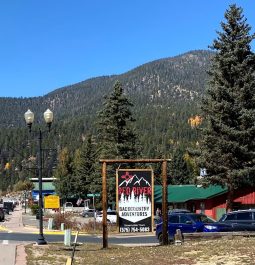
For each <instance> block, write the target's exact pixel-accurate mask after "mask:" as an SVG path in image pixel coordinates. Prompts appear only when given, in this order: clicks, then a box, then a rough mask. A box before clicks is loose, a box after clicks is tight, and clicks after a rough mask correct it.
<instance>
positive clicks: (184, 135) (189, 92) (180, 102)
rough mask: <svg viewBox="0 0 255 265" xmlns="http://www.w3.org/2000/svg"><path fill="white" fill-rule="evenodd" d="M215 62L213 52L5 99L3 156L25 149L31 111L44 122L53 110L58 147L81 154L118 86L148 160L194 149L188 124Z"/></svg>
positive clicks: (1, 108) (1, 103)
mask: <svg viewBox="0 0 255 265" xmlns="http://www.w3.org/2000/svg"><path fill="white" fill-rule="evenodd" d="M212 56H213V53H212V52H210V51H201V50H199V51H191V52H188V53H185V54H182V55H179V56H176V57H172V58H165V59H160V60H156V61H153V62H149V63H146V64H144V65H141V66H139V67H137V68H135V69H133V70H131V71H129V72H126V73H123V74H121V75H112V76H103V77H96V78H92V79H88V80H85V81H82V82H80V83H77V84H73V85H69V86H66V87H63V88H59V89H56V90H55V91H53V92H51V93H49V94H47V95H45V96H41V97H34V98H0V128H1V130H0V148H1V150H0V152H1V153H0V155H1V154H2V156H1V157H3V156H4V155H3V152H5V149H6V146H7V145H8V143H10V144H9V145H11V146H13V147H14V146H16V147H17V148H19V147H20V146H23V145H24V141H25V139H26V138H27V130H26V128H25V122H24V113H25V112H26V111H27V109H28V108H29V109H31V110H32V111H33V112H34V113H35V119H42V116H43V112H44V111H45V110H46V109H47V108H49V109H51V110H52V111H53V113H54V125H53V130H54V131H55V132H57V133H56V135H57V138H58V139H57V140H56V139H55V142H57V145H58V147H63V146H68V147H69V148H70V149H75V148H77V147H78V146H79V145H80V144H81V141H82V137H83V136H84V135H86V134H87V133H88V132H90V133H92V134H93V133H95V131H96V130H95V128H96V127H95V117H96V113H97V112H98V111H99V110H100V107H101V106H102V102H103V99H104V96H105V95H108V94H109V92H110V91H112V89H113V86H114V84H115V82H116V81H117V80H119V81H120V83H121V84H122V86H123V89H124V93H125V94H126V95H127V96H128V97H129V98H130V101H131V102H132V103H133V104H134V107H133V109H132V111H133V114H134V117H135V118H136V131H137V133H138V136H139V137H140V140H141V143H142V149H143V155H144V157H155V156H157V155H158V154H162V153H167V152H168V150H169V149H171V148H173V146H175V145H176V144H177V145H178V144H179V145H183V146H189V145H192V144H194V143H195V142H196V141H197V132H196V131H195V130H194V129H192V128H191V126H190V124H189V123H188V119H189V118H190V117H193V116H195V115H197V114H199V111H200V110H199V108H198V103H199V101H200V98H201V95H203V93H204V91H205V88H206V82H207V73H206V71H207V70H208V68H209V64H210V58H211V57H212ZM35 89H36V88H35ZM39 116H40V117H39ZM39 122H41V120H39ZM40 126H42V125H40ZM6 135H9V137H6ZM53 138H54V137H51V138H48V139H47V141H46V144H50V145H52V139H53ZM55 138H56V137H55ZM10 152H11V151H10ZM22 152H23V151H22ZM11 153H12V152H11ZM14 153H15V152H13V153H12V155H11V157H12V156H13V155H14V156H15V154H14ZM8 156H10V155H8ZM4 162H5V161H3V159H2V160H1V163H2V164H3V163H4Z"/></svg>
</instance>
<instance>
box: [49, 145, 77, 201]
mask: <svg viewBox="0 0 255 265" xmlns="http://www.w3.org/2000/svg"><path fill="white" fill-rule="evenodd" d="M55 177H56V180H55V181H54V184H55V187H56V192H57V193H58V194H59V195H60V197H61V198H62V199H67V198H68V197H69V196H73V195H74V193H75V181H76V180H75V178H74V169H73V162H72V159H71V156H70V153H69V151H68V148H67V147H65V148H63V150H61V152H60V154H59V162H58V166H57V168H56V170H55Z"/></svg>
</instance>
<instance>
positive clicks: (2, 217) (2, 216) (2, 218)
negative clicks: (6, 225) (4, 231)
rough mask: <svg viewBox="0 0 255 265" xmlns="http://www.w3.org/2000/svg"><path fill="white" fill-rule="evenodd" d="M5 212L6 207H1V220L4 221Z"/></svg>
mask: <svg viewBox="0 0 255 265" xmlns="http://www.w3.org/2000/svg"><path fill="white" fill-rule="evenodd" d="M4 218H5V214H4V208H2V207H0V221H1V222H2V221H4Z"/></svg>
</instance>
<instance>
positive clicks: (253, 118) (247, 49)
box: [200, 5, 255, 210]
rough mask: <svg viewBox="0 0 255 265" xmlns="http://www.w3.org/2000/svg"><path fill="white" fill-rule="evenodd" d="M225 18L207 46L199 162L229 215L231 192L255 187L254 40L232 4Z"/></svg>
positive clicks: (239, 12) (241, 15) (240, 11)
mask: <svg viewBox="0 0 255 265" xmlns="http://www.w3.org/2000/svg"><path fill="white" fill-rule="evenodd" d="M225 19H226V21H225V22H222V23H221V27H222V32H218V37H217V39H216V40H214V42H213V45H212V49H213V50H215V51H216V54H215V56H214V58H213V61H212V65H211V69H210V71H209V76H210V81H209V89H208V93H207V98H206V99H205V101H204V105H203V106H202V109H203V111H204V118H205V119H206V121H207V128H206V129H205V130H204V132H203V141H202V146H201V151H202V153H201V157H200V158H201V160H200V162H201V166H203V167H205V168H206V169H207V173H208V177H207V178H206V180H207V181H208V182H209V183H212V184H220V185H227V187H228V189H229V192H228V203H227V210H230V209H232V206H233V204H232V203H233V195H234V192H235V190H236V189H238V188H239V187H241V186H242V185H245V184H251V183H252V182H254V171H255V140H254V139H255V80H254V68H255V57H254V53H253V52H252V51H251V46H250V45H251V41H252V40H253V39H254V35H253V34H252V35H250V33H249V32H250V30H251V27H250V26H249V25H248V24H247V20H246V18H244V16H243V10H242V8H240V7H237V6H236V5H231V6H230V8H229V9H228V10H227V11H226V12H225Z"/></svg>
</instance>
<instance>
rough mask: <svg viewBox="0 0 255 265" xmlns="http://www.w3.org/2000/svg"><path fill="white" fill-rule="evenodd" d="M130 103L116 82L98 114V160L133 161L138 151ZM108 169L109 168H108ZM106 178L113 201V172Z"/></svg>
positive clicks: (110, 197) (138, 146) (119, 84)
mask: <svg viewBox="0 0 255 265" xmlns="http://www.w3.org/2000/svg"><path fill="white" fill-rule="evenodd" d="M132 106H133V105H132V103H131V102H130V101H129V100H128V98H127V97H126V96H125V95H124V92H123V88H122V85H121V83H120V82H116V83H115V85H114V88H113V92H112V93H111V94H110V95H109V96H108V97H106V98H105V101H104V103H103V108H102V110H101V111H100V112H99V113H98V141H99V146H100V150H99V154H100V158H101V159H102V158H105V159H106V158H111V159H131V158H132V159H135V158H137V156H138V154H139V150H140V145H139V143H138V138H137V135H136V133H135V131H134V127H133V123H134V122H135V119H134V118H133V116H132V113H131V110H130V108H131V107H132ZM109 168H110V167H109ZM109 175H110V176H111V177H109V178H108V186H109V199H110V200H112V201H114V199H115V193H116V191H115V172H114V170H113V168H112V170H110V174H109Z"/></svg>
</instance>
